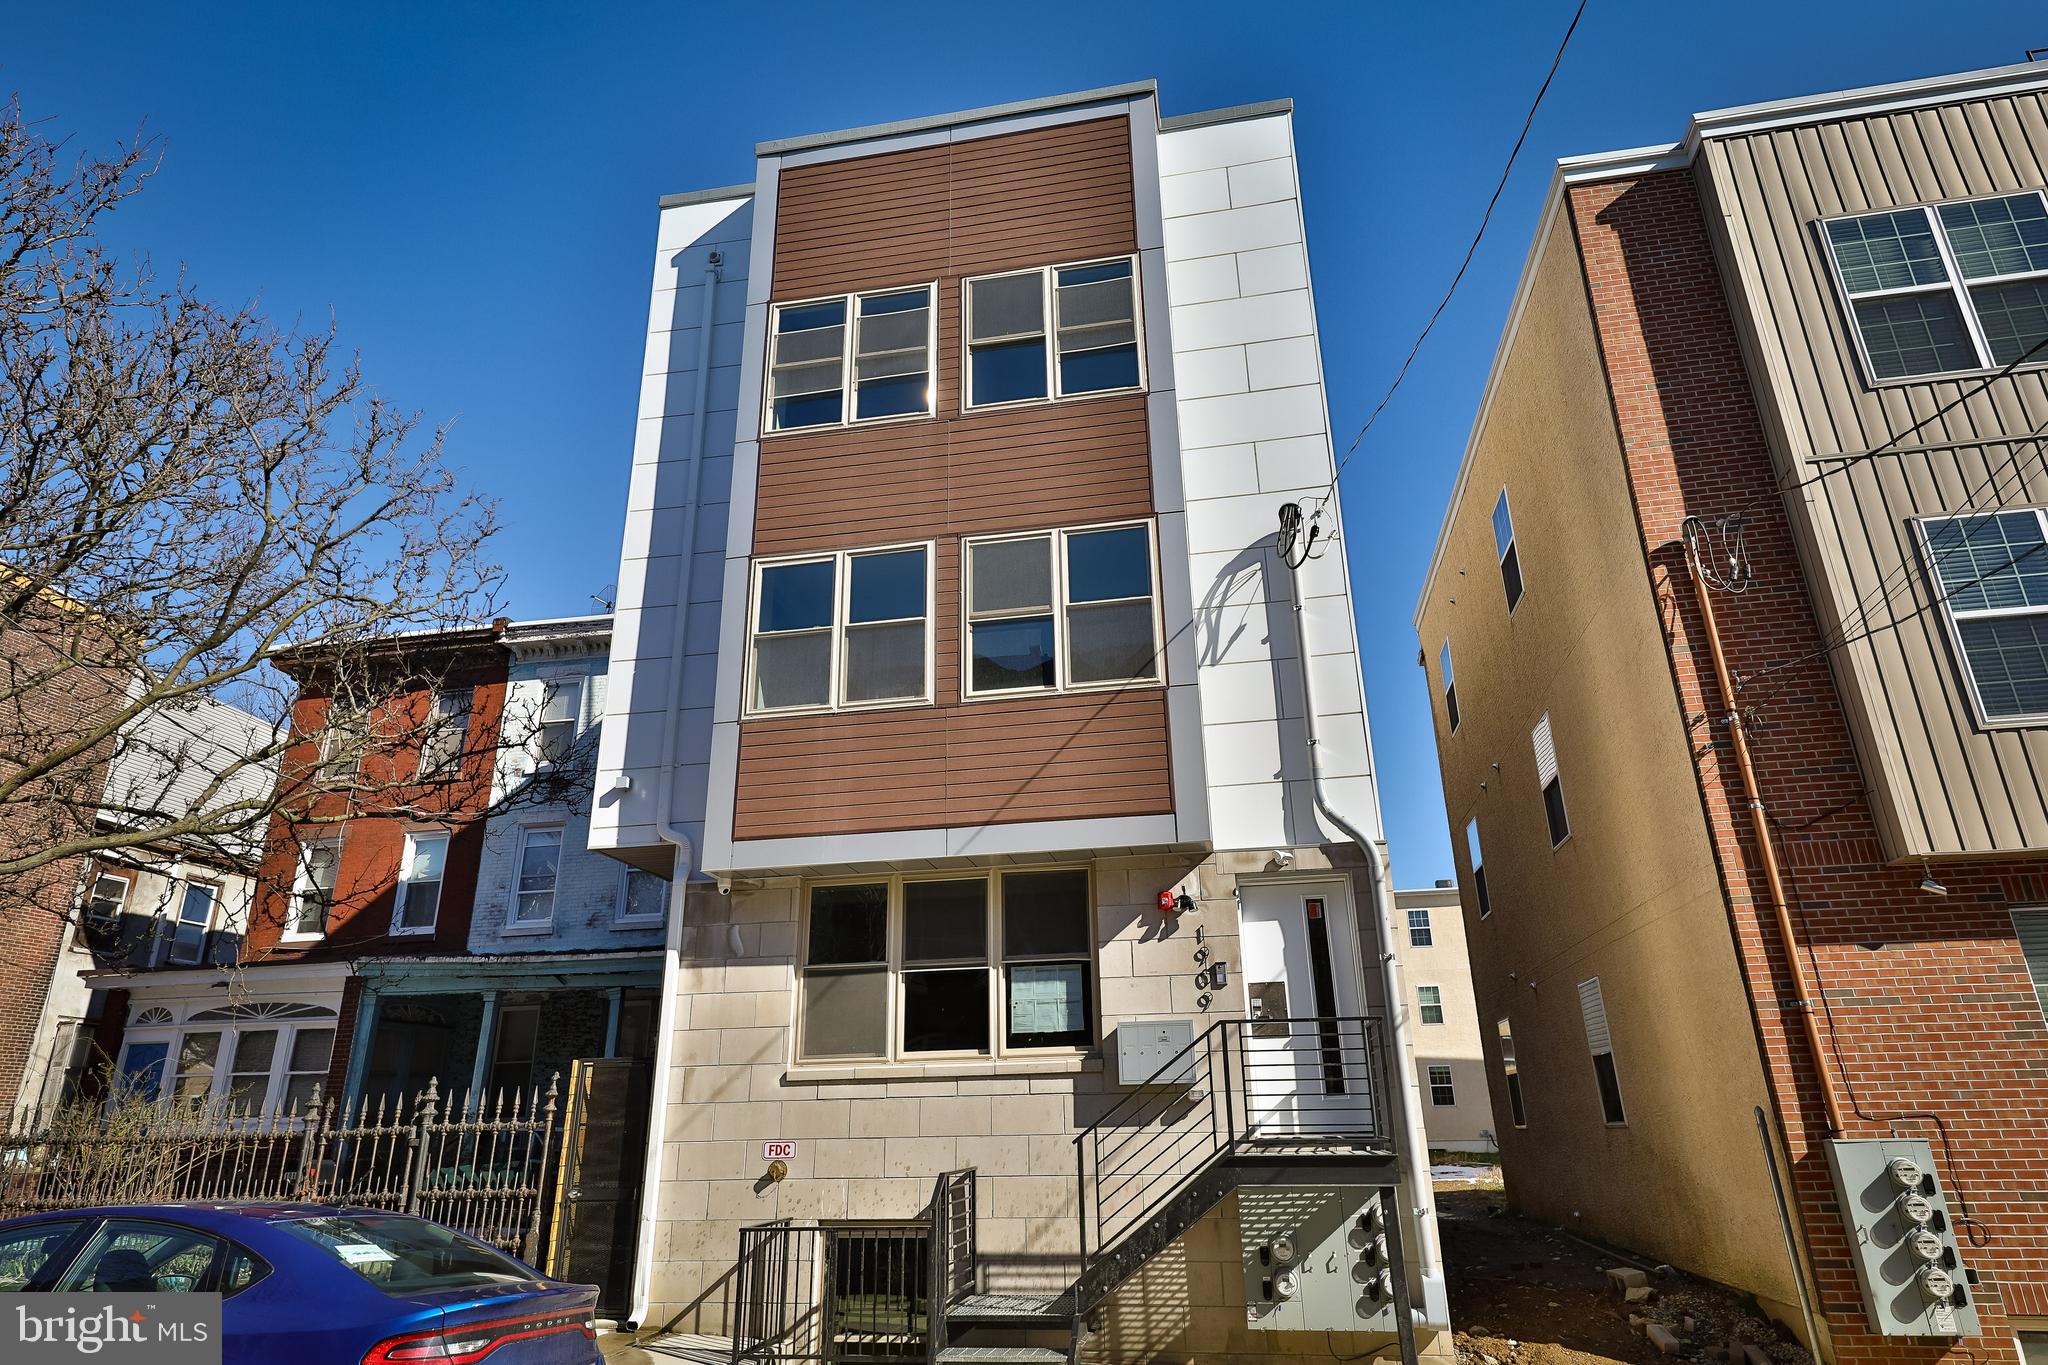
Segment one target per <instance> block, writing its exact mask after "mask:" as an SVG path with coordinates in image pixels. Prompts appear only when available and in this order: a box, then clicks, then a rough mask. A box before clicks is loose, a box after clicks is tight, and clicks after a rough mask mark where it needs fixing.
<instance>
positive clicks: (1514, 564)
mask: <svg viewBox="0 0 2048 1365" xmlns="http://www.w3.org/2000/svg"><path fill="white" fill-rule="evenodd" d="M1493 548H1494V552H1495V553H1496V554H1498V555H1499V556H1500V585H1501V587H1502V589H1503V590H1505V591H1506V593H1507V595H1508V614H1509V615H1510V616H1512V615H1513V614H1514V611H1515V604H1516V603H1518V602H1520V601H1521V600H1522V555H1521V551H1519V550H1517V549H1516V548H1515V518H1514V514H1513V513H1512V512H1510V511H1509V510H1508V490H1507V489H1505V488H1503V489H1501V490H1500V499H1499V501H1497V502H1495V503H1494V504H1493Z"/></svg>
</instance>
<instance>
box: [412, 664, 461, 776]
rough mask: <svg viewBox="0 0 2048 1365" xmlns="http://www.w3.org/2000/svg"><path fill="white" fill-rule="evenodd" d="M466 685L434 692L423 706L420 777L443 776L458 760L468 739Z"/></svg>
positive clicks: (450, 770)
mask: <svg viewBox="0 0 2048 1365" xmlns="http://www.w3.org/2000/svg"><path fill="white" fill-rule="evenodd" d="M470 697H471V691H470V689H469V688H467V687H462V688H450V689H448V690H446V691H441V692H436V693H435V694H434V700H433V702H432V704H431V705H429V706H428V708H427V730H426V733H425V734H424V735H422V736H421V737H420V772H419V775H420V778H421V779H422V780H426V779H428V778H434V777H445V776H447V775H449V774H450V773H452V772H454V771H455V769H456V768H457V767H459V766H460V765H461V763H462V755H463V752H464V750H465V749H467V747H468V742H469V705H470Z"/></svg>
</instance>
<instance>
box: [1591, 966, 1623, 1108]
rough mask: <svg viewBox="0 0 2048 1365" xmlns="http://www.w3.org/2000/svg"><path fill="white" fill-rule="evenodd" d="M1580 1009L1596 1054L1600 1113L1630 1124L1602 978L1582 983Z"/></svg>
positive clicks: (1595, 1076)
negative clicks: (1618, 1072) (1601, 984)
mask: <svg viewBox="0 0 2048 1365" xmlns="http://www.w3.org/2000/svg"><path fill="white" fill-rule="evenodd" d="M1579 1012H1580V1013H1581V1014H1582V1015H1583V1016H1584V1018H1585V1022H1586V1047H1587V1050H1588V1051H1590V1052H1591V1053H1592V1054H1593V1080H1594V1084H1595V1085H1596V1086H1597V1088H1598V1089H1599V1091H1600V1112H1601V1114H1602V1116H1603V1117H1605V1118H1606V1120H1607V1122H1609V1123H1616V1124H1618V1123H1627V1122H1628V1112H1627V1111H1626V1110H1625V1109H1623V1108H1622V1103H1621V1079H1620V1077H1619V1076H1618V1075H1616V1073H1615V1070H1614V1036H1613V1034H1612V1032H1611V1031H1610V1030H1609V1029H1608V1026H1607V1000H1606V998H1605V997H1604V996H1603V995H1602V994H1601V993H1600V978H1599V977H1597V976H1592V977H1588V978H1586V979H1585V980H1584V981H1581V982H1580V983H1579Z"/></svg>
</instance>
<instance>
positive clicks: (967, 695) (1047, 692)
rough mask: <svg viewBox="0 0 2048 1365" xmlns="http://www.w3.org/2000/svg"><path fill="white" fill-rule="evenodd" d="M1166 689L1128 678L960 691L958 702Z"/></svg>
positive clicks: (1154, 681) (1152, 680) (1150, 681)
mask: <svg viewBox="0 0 2048 1365" xmlns="http://www.w3.org/2000/svg"><path fill="white" fill-rule="evenodd" d="M1165 688H1166V682H1165V680H1164V679H1161V678H1130V679H1127V680H1125V681H1123V682H1101V683H1078V684H1075V685H1073V686H1069V687H1013V688H1010V689H1008V690H1007V691H1003V692H968V691H965V690H962V691H961V693H960V700H961V702H962V704H964V705H969V706H973V705H978V704H980V703H982V702H990V701H1028V700H1030V699H1031V698H1033V697H1099V696H1101V695H1102V694H1103V693H1105V692H1157V691H1163V690H1165Z"/></svg>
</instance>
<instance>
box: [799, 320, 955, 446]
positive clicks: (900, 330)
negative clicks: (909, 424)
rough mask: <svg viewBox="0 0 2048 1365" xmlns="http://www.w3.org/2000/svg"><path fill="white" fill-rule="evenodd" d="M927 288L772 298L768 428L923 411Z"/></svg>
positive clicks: (927, 382) (927, 372)
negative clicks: (790, 299) (776, 301)
mask: <svg viewBox="0 0 2048 1365" xmlns="http://www.w3.org/2000/svg"><path fill="white" fill-rule="evenodd" d="M932 289H933V286H931V285H929V284H922V285H918V286H916V287H915V288H910V289H884V290H876V291H873V292H871V293H863V294H842V295H839V296H838V297H835V298H823V299H809V300H805V301H803V302H800V303H784V304H777V305H776V307H775V312H774V321H773V323H772V328H771V343H770V351H769V357H768V422H769V430H770V431H792V430H798V429H801V428H804V427H820V426H840V425H844V424H846V423H848V422H868V421H875V420H878V419H882V418H891V417H925V416H929V415H930V414H931V412H932V406H933V384H932V367H931V355H932V349H933V341H934V338H933V331H932V329H933V326H934V322H935V313H934V310H933V308H932ZM849 320H851V322H852V326H851V328H850V329H849V327H848V325H847V324H848V321H849ZM849 331H850V332H851V334H852V345H851V346H849V345H848V344H847V341H848V333H849ZM849 393H851V395H852V401H851V402H849V401H848V398H847V396H848V394H849Z"/></svg>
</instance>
